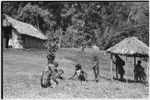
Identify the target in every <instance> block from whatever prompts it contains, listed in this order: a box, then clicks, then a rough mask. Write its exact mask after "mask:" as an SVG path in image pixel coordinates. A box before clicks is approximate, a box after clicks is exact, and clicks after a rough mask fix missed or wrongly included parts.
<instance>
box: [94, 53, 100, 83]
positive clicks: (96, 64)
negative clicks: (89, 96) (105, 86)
mask: <svg viewBox="0 0 150 100" xmlns="http://www.w3.org/2000/svg"><path fill="white" fill-rule="evenodd" d="M93 60H94V62H95V64H94V66H93V71H94V81H96V82H98V81H99V61H98V56H97V55H95V56H94V58H93Z"/></svg>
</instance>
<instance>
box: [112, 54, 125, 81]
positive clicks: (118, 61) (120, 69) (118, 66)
mask: <svg viewBox="0 0 150 100" xmlns="http://www.w3.org/2000/svg"><path fill="white" fill-rule="evenodd" d="M114 56H115V58H116V60H115V61H113V63H114V64H115V65H116V77H117V78H118V74H119V75H120V79H121V80H124V78H123V76H124V73H125V71H124V69H123V66H124V65H125V61H124V60H122V59H121V58H120V57H119V56H118V55H117V54H115V55H114Z"/></svg>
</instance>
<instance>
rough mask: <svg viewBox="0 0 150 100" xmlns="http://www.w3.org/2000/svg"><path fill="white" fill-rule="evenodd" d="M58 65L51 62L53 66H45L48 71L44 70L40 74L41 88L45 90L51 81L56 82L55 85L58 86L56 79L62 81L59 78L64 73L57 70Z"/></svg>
mask: <svg viewBox="0 0 150 100" xmlns="http://www.w3.org/2000/svg"><path fill="white" fill-rule="evenodd" d="M58 65H59V64H58V63H57V62H53V64H51V63H50V64H49V65H48V66H47V68H48V69H46V70H45V71H43V72H42V76H41V86H42V87H43V88H47V87H50V86H51V80H52V81H54V82H56V84H58V81H57V79H61V80H63V77H62V76H61V75H62V74H63V73H64V71H63V70H58V69H57V67H58Z"/></svg>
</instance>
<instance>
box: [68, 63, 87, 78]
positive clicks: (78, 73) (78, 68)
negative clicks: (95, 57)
mask: <svg viewBox="0 0 150 100" xmlns="http://www.w3.org/2000/svg"><path fill="white" fill-rule="evenodd" d="M75 76H77V78H78V80H79V81H86V80H87V73H86V72H85V71H83V70H82V67H81V65H80V64H76V66H75V73H74V75H73V76H72V77H70V78H69V79H73V78H74V77H75Z"/></svg>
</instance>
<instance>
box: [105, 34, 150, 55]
mask: <svg viewBox="0 0 150 100" xmlns="http://www.w3.org/2000/svg"><path fill="white" fill-rule="evenodd" d="M106 52H107V53H112V54H120V55H126V56H133V57H146V56H148V55H149V47H148V46H147V45H146V44H144V43H143V42H142V41H140V40H139V39H137V38H136V37H129V38H126V39H124V40H123V41H122V42H120V43H118V44H116V45H115V46H113V47H111V48H109V49H108V50H107V51H106Z"/></svg>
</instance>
